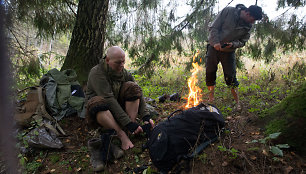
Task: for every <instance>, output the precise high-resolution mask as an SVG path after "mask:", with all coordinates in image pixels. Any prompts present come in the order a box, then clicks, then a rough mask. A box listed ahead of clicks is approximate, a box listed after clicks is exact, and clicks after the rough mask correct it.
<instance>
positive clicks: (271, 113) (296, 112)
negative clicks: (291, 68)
mask: <svg viewBox="0 0 306 174" xmlns="http://www.w3.org/2000/svg"><path fill="white" fill-rule="evenodd" d="M262 117H263V120H264V121H263V120H261V121H262V122H261V123H264V126H265V132H266V133H267V134H271V133H275V132H281V133H282V134H281V136H280V137H279V139H278V141H279V142H282V143H288V144H289V145H290V146H291V147H292V148H294V149H295V150H296V151H298V152H300V153H301V154H302V155H306V138H305V135H306V81H305V82H304V83H303V84H302V85H300V86H299V87H297V88H296V90H294V91H293V92H292V93H291V94H290V95H288V96H287V97H286V98H285V99H283V100H282V101H281V102H280V103H279V104H277V105H275V106H273V107H272V108H270V109H268V110H265V111H264V112H263V113H262Z"/></svg>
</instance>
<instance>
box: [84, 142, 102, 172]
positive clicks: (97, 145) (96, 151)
mask: <svg viewBox="0 0 306 174" xmlns="http://www.w3.org/2000/svg"><path fill="white" fill-rule="evenodd" d="M101 146H102V142H101V139H98V138H93V139H90V140H89V141H88V150H89V153H90V163H91V165H92V168H93V171H95V172H98V171H102V170H103V169H104V167H105V164H104V162H103V161H102V159H101V152H100V149H101Z"/></svg>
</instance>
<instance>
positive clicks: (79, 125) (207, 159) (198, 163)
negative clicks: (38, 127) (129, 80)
mask: <svg viewBox="0 0 306 174" xmlns="http://www.w3.org/2000/svg"><path fill="white" fill-rule="evenodd" d="M183 104H184V103H182V102H165V103H160V104H159V103H157V104H156V105H155V106H156V110H157V111H158V113H159V116H158V117H155V121H156V122H157V123H158V122H159V121H162V120H163V119H164V118H165V117H167V116H168V115H169V114H170V113H171V112H173V111H175V110H177V109H178V108H180V107H181V106H182V105H183ZM243 106H246V105H243ZM257 120H258V117H257V116H256V115H254V114H252V113H249V112H248V110H247V108H246V107H243V108H242V110H241V111H239V112H238V111H235V110H233V111H232V112H231V113H230V114H228V115H227V117H226V129H227V131H225V133H224V135H222V137H221V138H220V139H219V141H218V142H215V143H214V144H211V145H210V146H209V147H207V148H206V149H205V150H204V151H203V152H202V153H201V154H199V155H198V156H197V157H196V158H194V159H193V161H191V162H190V171H189V172H185V171H183V172H182V173H195V174H198V173H207V174H215V173H220V174H225V173H226V174H229V173H230V174H231V173H233V174H234V173H235V174H236V173H284V174H289V173H290V174H294V173H298V174H302V173H305V171H306V162H305V157H301V156H299V155H298V154H296V153H295V152H294V151H293V150H291V149H286V150H284V156H283V157H279V156H274V155H273V154H272V153H271V152H269V146H271V145H272V144H267V143H266V144H262V143H251V142H252V141H253V140H259V139H262V138H264V135H263V130H262V128H260V127H261V125H258V122H257ZM60 125H61V126H62V128H63V129H64V130H65V132H66V133H67V136H64V137H60V139H61V140H62V142H63V144H64V148H62V149H61V150H50V149H49V150H40V149H35V150H33V151H32V152H31V153H30V154H27V158H28V160H29V161H31V160H32V161H33V160H35V161H37V162H39V163H41V166H40V167H39V168H38V169H36V170H35V171H34V172H33V173H42V174H47V173H95V172H93V171H92V169H91V165H90V156H89V152H88V149H87V141H88V140H89V139H90V138H92V137H93V136H95V132H94V131H89V130H88V127H87V125H86V122H85V120H84V119H81V118H78V117H68V118H64V119H63V120H62V121H60ZM131 140H132V142H133V143H134V145H135V147H134V148H132V149H130V150H127V151H126V152H125V155H124V157H123V158H121V159H119V160H115V161H112V162H111V163H110V164H108V166H107V168H106V169H105V171H103V172H99V173H137V172H135V171H134V172H133V170H134V169H140V168H141V167H142V166H146V167H148V169H146V170H145V172H142V170H141V172H138V173H154V172H156V171H157V170H156V168H155V167H154V166H153V164H152V162H151V161H150V158H149V154H148V151H144V152H142V150H141V149H142V145H143V144H144V143H145V138H144V136H132V137H131Z"/></svg>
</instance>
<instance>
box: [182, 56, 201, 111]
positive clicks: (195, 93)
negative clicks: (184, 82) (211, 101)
mask: <svg viewBox="0 0 306 174" xmlns="http://www.w3.org/2000/svg"><path fill="white" fill-rule="evenodd" d="M198 54H199V52H197V53H196V54H195V55H194V56H193V63H192V66H193V69H192V70H190V72H192V75H191V77H190V78H189V79H188V87H189V95H188V101H187V104H186V105H185V109H188V108H191V107H194V106H197V105H198V104H200V103H201V101H202V100H201V97H202V95H201V93H202V90H201V88H200V87H198V86H197V83H198V79H197V78H198V76H197V74H198V72H199V71H200V70H202V67H200V66H199V64H198V62H194V61H195V58H196V57H197V56H198Z"/></svg>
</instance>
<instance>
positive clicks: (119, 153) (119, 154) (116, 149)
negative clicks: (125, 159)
mask: <svg viewBox="0 0 306 174" xmlns="http://www.w3.org/2000/svg"><path fill="white" fill-rule="evenodd" d="M111 147H112V154H113V156H114V158H115V159H119V158H121V157H122V156H123V155H124V152H123V150H122V149H121V148H120V147H118V146H117V145H115V144H111Z"/></svg>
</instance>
